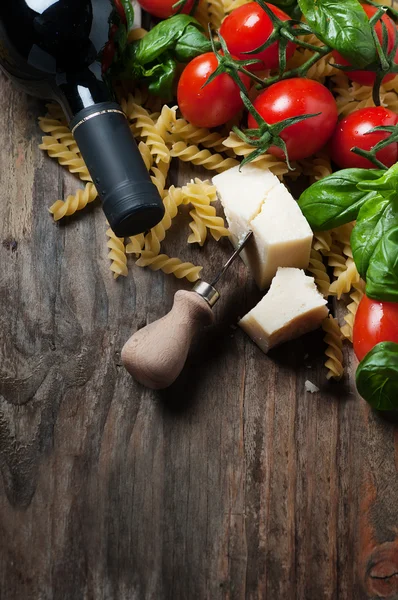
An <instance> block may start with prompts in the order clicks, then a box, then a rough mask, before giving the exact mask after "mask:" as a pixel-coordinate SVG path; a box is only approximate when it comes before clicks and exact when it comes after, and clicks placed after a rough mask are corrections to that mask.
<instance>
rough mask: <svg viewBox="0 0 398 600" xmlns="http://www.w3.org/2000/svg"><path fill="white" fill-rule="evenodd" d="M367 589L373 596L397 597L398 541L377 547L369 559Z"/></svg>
mask: <svg viewBox="0 0 398 600" xmlns="http://www.w3.org/2000/svg"><path fill="white" fill-rule="evenodd" d="M365 583H366V590H367V592H368V593H369V594H370V595H371V596H372V597H373V596H376V597H377V598H396V597H397V594H398V542H396V541H394V542H386V543H385V544H382V545H381V546H379V547H378V548H376V549H375V550H374V551H373V552H372V554H371V556H370V558H369V561H368V566H367V569H366V576H365Z"/></svg>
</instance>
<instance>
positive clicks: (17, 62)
mask: <svg viewBox="0 0 398 600" xmlns="http://www.w3.org/2000/svg"><path fill="white" fill-rule="evenodd" d="M126 2H130V0H123V1H122V0H115V2H113V0H1V1H0V67H1V68H2V70H3V71H4V72H5V73H6V74H7V75H8V76H9V77H11V79H12V80H13V81H14V82H15V83H16V84H18V85H19V87H22V89H23V90H25V91H26V92H27V93H29V94H32V95H35V96H38V97H40V98H46V99H53V100H56V101H58V102H59V103H60V104H61V106H62V108H63V110H64V112H65V115H66V117H67V120H68V123H69V127H70V128H71V130H72V132H73V135H74V137H75V139H76V142H77V144H78V146H79V149H80V152H81V154H82V157H83V158H84V160H85V162H86V165H87V168H88V170H89V172H90V175H91V177H92V180H93V183H94V184H95V186H96V188H97V190H98V194H99V197H100V199H101V201H102V206H103V210H104V212H105V215H106V217H107V219H108V221H109V224H110V226H111V227H112V229H113V231H114V232H115V234H116V235H117V236H120V237H122V236H127V235H135V234H137V233H141V232H143V231H145V230H147V229H150V228H151V227H153V226H154V225H156V224H157V223H158V222H159V221H160V220H161V219H162V217H163V215H164V207H163V203H162V200H161V198H160V196H159V193H158V191H157V189H156V187H155V186H154V185H153V183H152V182H151V180H150V178H149V175H148V173H147V170H146V167H145V164H144V162H143V160H142V157H141V154H140V152H139V150H138V148H137V145H136V143H135V140H134V138H133V136H132V134H131V131H130V128H129V125H128V122H127V119H126V117H125V115H124V113H123V111H122V109H121V107H120V105H119V104H118V103H117V102H116V101H115V98H114V95H113V92H112V86H111V82H110V78H109V76H108V75H109V72H110V71H111V70H110V69H109V67H110V66H111V64H112V60H113V59H115V58H116V59H117V54H118V52H117V51H116V50H115V48H117V47H120V46H121V44H122V43H123V40H124V41H125V42H126V40H127V27H128V26H127V24H126V23H127V20H126V14H125V12H124V9H123V3H124V4H125V6H126ZM127 6H130V5H127ZM126 12H127V11H126ZM127 16H130V18H131V14H130V15H127Z"/></svg>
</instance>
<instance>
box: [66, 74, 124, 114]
mask: <svg viewBox="0 0 398 600" xmlns="http://www.w3.org/2000/svg"><path fill="white" fill-rule="evenodd" d="M56 84H57V88H56V90H55V93H56V96H57V100H58V101H59V102H60V104H61V105H62V108H63V109H64V112H65V115H66V117H67V118H68V120H69V121H71V120H72V118H73V117H74V116H75V115H76V114H77V113H79V112H80V111H82V110H83V109H85V108H89V107H90V106H93V105H94V104H100V103H101V102H107V101H109V100H112V99H113V93H112V90H111V89H110V87H109V86H108V85H107V84H106V83H105V82H104V81H103V80H102V79H101V78H97V77H96V76H95V75H94V74H93V73H92V72H91V71H90V70H88V69H87V71H84V72H82V73H74V74H73V75H71V76H68V75H63V76H62V77H59V78H57V81H56Z"/></svg>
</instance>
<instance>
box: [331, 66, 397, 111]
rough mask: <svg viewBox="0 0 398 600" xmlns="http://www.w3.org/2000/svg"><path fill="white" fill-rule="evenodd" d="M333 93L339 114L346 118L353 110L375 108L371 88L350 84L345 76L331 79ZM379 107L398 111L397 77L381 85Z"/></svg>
mask: <svg viewBox="0 0 398 600" xmlns="http://www.w3.org/2000/svg"><path fill="white" fill-rule="evenodd" d="M332 86H333V92H334V94H335V95H336V104H337V108H338V111H339V114H341V115H342V116H347V115H349V114H350V113H352V112H353V111H355V110H359V109H361V108H368V107H371V106H375V104H374V102H373V97H372V88H371V87H369V86H366V85H360V84H359V83H355V82H350V81H349V79H348V78H347V77H346V76H345V75H336V76H335V77H332ZM380 101H381V105H382V106H385V107H387V108H389V109H390V110H392V111H394V112H397V109H398V77H395V78H394V79H393V80H392V81H390V82H388V83H386V84H383V85H382V86H381V88H380Z"/></svg>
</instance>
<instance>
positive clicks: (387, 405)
mask: <svg viewBox="0 0 398 600" xmlns="http://www.w3.org/2000/svg"><path fill="white" fill-rule="evenodd" d="M356 383H357V388H358V392H359V393H360V394H361V396H362V397H363V398H364V399H365V400H366V401H367V402H369V404H370V405H371V406H372V407H373V408H375V409H377V410H394V409H397V408H398V344H395V343H393V342H381V343H380V344H377V345H376V346H375V347H374V348H373V349H372V350H371V351H370V352H369V353H368V354H367V355H366V356H365V358H364V359H363V360H362V361H361V362H360V363H359V366H358V369H357V373H356Z"/></svg>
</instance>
